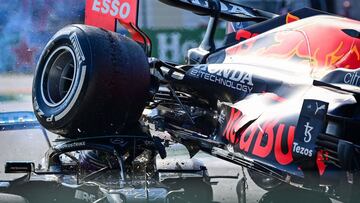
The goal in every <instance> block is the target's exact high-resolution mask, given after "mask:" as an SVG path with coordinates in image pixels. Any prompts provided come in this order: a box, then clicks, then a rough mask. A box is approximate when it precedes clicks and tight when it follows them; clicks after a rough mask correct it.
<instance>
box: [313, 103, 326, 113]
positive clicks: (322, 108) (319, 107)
mask: <svg viewBox="0 0 360 203" xmlns="http://www.w3.org/2000/svg"><path fill="white" fill-rule="evenodd" d="M315 104H316V110H315V116H316V114H317V113H318V112H320V111H321V110H324V111H325V110H326V105H325V104H323V105H321V106H319V104H318V102H316V103H315Z"/></svg>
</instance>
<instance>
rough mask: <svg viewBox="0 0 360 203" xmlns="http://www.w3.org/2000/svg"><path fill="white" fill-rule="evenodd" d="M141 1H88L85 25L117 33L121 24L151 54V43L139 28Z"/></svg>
mask: <svg viewBox="0 0 360 203" xmlns="http://www.w3.org/2000/svg"><path fill="white" fill-rule="evenodd" d="M138 14H139V0H86V5H85V24H86V25H92V26H95V27H99V28H103V29H106V30H109V31H113V32H115V31H116V30H117V26H118V25H119V24H121V25H122V26H123V27H124V28H125V29H126V30H127V31H128V32H129V33H130V35H131V38H132V39H133V40H135V41H136V42H138V43H139V44H140V45H142V46H143V48H144V50H145V53H147V54H148V55H150V54H151V41H150V38H149V37H148V36H146V34H145V33H144V32H142V31H141V30H140V29H139V27H138Z"/></svg>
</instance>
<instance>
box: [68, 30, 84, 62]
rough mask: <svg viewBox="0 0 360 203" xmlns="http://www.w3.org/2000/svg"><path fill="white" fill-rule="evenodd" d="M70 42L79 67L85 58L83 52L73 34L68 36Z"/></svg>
mask: <svg viewBox="0 0 360 203" xmlns="http://www.w3.org/2000/svg"><path fill="white" fill-rule="evenodd" d="M70 41H71V43H72V45H73V46H74V50H75V54H76V58H77V59H78V65H79V66H80V65H81V64H82V62H84V61H85V56H84V52H83V51H82V49H81V46H80V42H79V39H78V37H77V35H76V33H75V32H74V33H72V34H71V35H70Z"/></svg>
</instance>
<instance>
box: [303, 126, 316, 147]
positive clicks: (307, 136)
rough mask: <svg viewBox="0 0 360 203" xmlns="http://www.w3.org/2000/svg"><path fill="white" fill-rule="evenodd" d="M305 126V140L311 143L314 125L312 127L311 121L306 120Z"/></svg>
mask: <svg viewBox="0 0 360 203" xmlns="http://www.w3.org/2000/svg"><path fill="white" fill-rule="evenodd" d="M304 127H305V131H304V142H306V143H309V142H310V141H311V137H312V134H311V131H312V130H314V127H312V126H311V125H310V123H309V122H306V124H305V125H304Z"/></svg>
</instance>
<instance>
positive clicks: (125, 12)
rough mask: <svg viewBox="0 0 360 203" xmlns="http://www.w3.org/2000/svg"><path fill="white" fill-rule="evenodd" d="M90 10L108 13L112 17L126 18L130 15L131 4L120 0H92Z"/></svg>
mask: <svg viewBox="0 0 360 203" xmlns="http://www.w3.org/2000/svg"><path fill="white" fill-rule="evenodd" d="M91 10H92V11H95V12H99V13H100V12H101V13H102V14H110V15H111V16H113V17H117V18H121V19H126V18H127V17H129V15H130V10H131V6H130V3H129V2H126V1H121V0H102V1H101V0H94V1H93V3H92V6H91Z"/></svg>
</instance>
